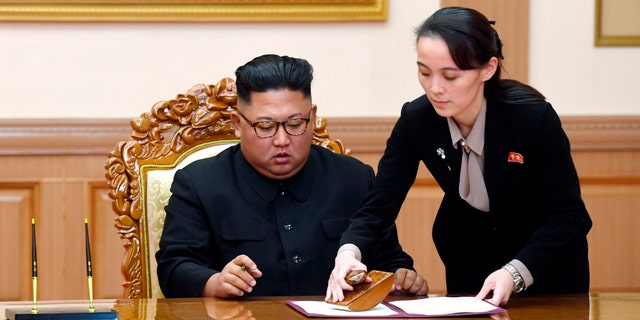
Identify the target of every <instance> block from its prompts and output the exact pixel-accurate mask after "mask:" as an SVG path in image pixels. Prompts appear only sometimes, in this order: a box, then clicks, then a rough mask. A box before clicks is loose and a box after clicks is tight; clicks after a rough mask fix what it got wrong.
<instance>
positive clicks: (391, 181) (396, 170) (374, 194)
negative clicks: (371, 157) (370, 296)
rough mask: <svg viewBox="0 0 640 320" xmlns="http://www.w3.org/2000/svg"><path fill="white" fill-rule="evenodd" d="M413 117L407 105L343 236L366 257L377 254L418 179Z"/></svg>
mask: <svg viewBox="0 0 640 320" xmlns="http://www.w3.org/2000/svg"><path fill="white" fill-rule="evenodd" d="M410 117H411V115H410V114H408V112H407V105H405V106H404V107H403V109H402V112H401V116H400V119H399V120H398V121H397V123H396V124H395V126H394V128H393V131H392V133H391V136H390V137H389V139H388V140H387V146H386V149H385V152H384V155H383V156H382V158H381V160H380V163H379V165H378V174H377V175H376V179H375V182H374V186H373V189H372V190H371V192H369V194H368V195H367V196H366V198H365V200H364V204H363V206H362V207H361V208H360V210H358V212H356V214H355V215H354V217H353V218H352V219H351V223H350V226H349V229H348V230H347V231H346V232H345V233H344V234H343V236H342V239H341V243H340V244H341V245H343V244H346V243H352V244H355V245H356V246H357V247H358V248H360V250H361V251H362V255H363V257H367V256H368V255H374V254H375V241H376V239H379V237H380V235H381V234H382V233H383V232H385V230H386V229H387V228H389V226H392V225H394V223H395V219H396V217H397V216H398V212H399V211H400V208H401V207H402V203H403V201H404V199H405V197H406V195H407V192H408V191H409V189H410V188H411V186H412V185H413V182H414V181H415V178H416V174H417V170H418V164H419V162H420V159H419V158H418V157H417V155H416V153H415V151H414V148H413V146H412V143H413V139H412V138H411V137H410V135H411V134H410V133H409V132H408V131H409V129H408V121H409V120H410Z"/></svg>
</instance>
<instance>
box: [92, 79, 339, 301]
mask: <svg viewBox="0 0 640 320" xmlns="http://www.w3.org/2000/svg"><path fill="white" fill-rule="evenodd" d="M235 89H236V87H235V81H234V80H233V79H231V78H223V79H222V80H220V82H218V83H217V84H215V85H204V84H198V85H195V86H193V87H192V88H191V89H189V90H188V91H187V93H185V94H179V95H177V97H176V98H175V99H173V100H168V101H160V102H157V103H156V104H155V105H154V106H153V107H152V108H151V111H150V112H146V113H143V114H141V115H140V117H139V118H136V119H134V120H132V121H131V127H132V129H133V131H132V133H131V137H130V139H129V140H127V141H122V142H119V143H118V144H117V145H116V147H115V149H114V150H113V151H112V152H111V153H109V158H108V160H107V162H106V164H105V169H106V174H105V176H106V178H107V181H108V184H109V188H110V190H109V197H110V198H111V199H112V200H113V204H112V205H113V210H114V211H115V213H116V215H118V217H117V218H116V223H115V227H116V229H117V230H118V233H119V234H120V237H121V238H122V239H125V240H126V241H125V245H124V247H125V255H124V260H123V262H122V274H123V275H124V283H123V287H124V297H125V298H130V299H133V298H161V297H162V292H161V291H160V286H159V284H158V279H157V275H156V260H155V252H156V251H157V250H158V242H159V240H160V236H161V234H162V226H163V223H164V217H165V212H164V207H165V205H166V204H167V203H168V201H169V197H170V196H171V192H170V191H169V188H170V186H171V181H172V180H173V175H174V173H175V171H176V170H178V169H180V168H182V167H184V166H186V165H187V164H189V163H191V162H193V161H194V160H197V159H201V158H204V157H210V156H213V155H215V154H217V153H218V152H220V151H222V150H224V149H225V148H227V147H229V146H231V145H234V144H236V143H238V140H237V138H236V137H235V135H234V133H233V130H234V129H233V128H232V126H231V121H230V119H229V114H230V112H231V111H233V110H234V109H235V108H236V90H235ZM325 127H326V120H325V119H322V118H320V117H318V118H317V119H316V122H315V123H314V138H313V143H315V144H317V145H321V146H323V147H326V148H328V149H330V150H332V151H333V152H335V153H340V154H349V150H348V149H345V147H344V145H343V144H342V142H341V141H340V140H334V139H332V138H331V137H330V136H329V134H328V133H327V131H326V130H325Z"/></svg>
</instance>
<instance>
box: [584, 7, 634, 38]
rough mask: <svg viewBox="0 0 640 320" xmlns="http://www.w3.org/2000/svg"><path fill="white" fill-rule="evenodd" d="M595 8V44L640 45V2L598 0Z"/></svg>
mask: <svg viewBox="0 0 640 320" xmlns="http://www.w3.org/2000/svg"><path fill="white" fill-rule="evenodd" d="M595 9H596V10H595V12H596V17H595V33H594V44H595V46H597V47H602V46H638V45H640V20H638V15H639V14H640V2H638V1H637V0H596V8H595Z"/></svg>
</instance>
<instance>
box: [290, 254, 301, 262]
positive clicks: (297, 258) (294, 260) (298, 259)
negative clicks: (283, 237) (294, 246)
mask: <svg viewBox="0 0 640 320" xmlns="http://www.w3.org/2000/svg"><path fill="white" fill-rule="evenodd" d="M291 260H292V261H293V263H300V262H302V258H301V257H300V256H299V255H297V254H296V255H295V256H293V258H291Z"/></svg>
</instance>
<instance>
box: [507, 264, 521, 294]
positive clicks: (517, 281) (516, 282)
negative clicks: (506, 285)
mask: <svg viewBox="0 0 640 320" xmlns="http://www.w3.org/2000/svg"><path fill="white" fill-rule="evenodd" d="M502 268H503V269H505V270H507V271H509V273H511V276H512V277H513V293H520V292H522V290H524V285H525V283H524V279H523V278H522V276H521V275H520V272H518V270H517V269H516V268H515V267H514V266H512V265H511V264H509V263H507V264H505V265H504V266H503V267H502Z"/></svg>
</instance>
